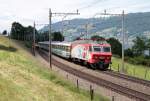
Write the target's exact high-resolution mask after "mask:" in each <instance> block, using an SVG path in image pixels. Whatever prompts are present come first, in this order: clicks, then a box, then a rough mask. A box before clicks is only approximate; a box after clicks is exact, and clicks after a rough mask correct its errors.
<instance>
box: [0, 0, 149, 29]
mask: <svg viewBox="0 0 150 101" xmlns="http://www.w3.org/2000/svg"><path fill="white" fill-rule="evenodd" d="M48 8H51V9H52V12H76V9H79V12H80V15H78V16H68V17H67V18H66V19H72V18H76V17H78V18H89V17H92V16H93V15H94V14H95V13H98V12H102V11H103V10H104V9H106V10H107V11H108V12H111V13H121V12H122V10H125V13H134V12H150V0H0V31H3V30H4V29H7V30H10V27H11V24H12V22H14V21H17V22H20V23H21V24H23V25H24V26H27V25H33V22H34V21H35V22H36V23H39V24H47V23H48ZM61 19H62V18H61V17H53V19H52V21H53V22H55V21H58V20H61Z"/></svg>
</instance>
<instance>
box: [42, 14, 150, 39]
mask: <svg viewBox="0 0 150 101" xmlns="http://www.w3.org/2000/svg"><path fill="white" fill-rule="evenodd" d="M63 23H64V24H65V25H66V26H65V27H64V35H65V36H66V37H67V36H70V35H72V36H73V37H75V36H79V35H80V33H85V24H87V23H88V24H89V28H88V29H89V30H88V33H89V36H92V35H95V34H96V35H97V34H98V35H100V36H103V37H105V38H109V37H116V38H118V39H119V40H121V17H118V16H114V17H109V18H90V19H73V20H66V21H63ZM68 23H69V24H68ZM52 28H53V30H54V31H61V30H62V22H57V23H54V24H53V25H52ZM47 30H48V26H45V27H44V28H42V29H41V30H40V31H47ZM125 31H126V34H127V35H126V36H128V37H129V42H131V40H133V39H134V38H135V37H136V36H144V37H148V38H150V12H145V13H129V14H127V15H125Z"/></svg>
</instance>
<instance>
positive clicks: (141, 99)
mask: <svg viewBox="0 0 150 101" xmlns="http://www.w3.org/2000/svg"><path fill="white" fill-rule="evenodd" d="M39 53H40V54H41V56H42V57H43V58H44V59H46V60H47V61H48V57H47V54H46V53H44V52H42V51H39ZM52 63H53V64H54V65H55V66H57V67H59V68H60V69H62V70H64V71H66V72H68V73H70V74H73V75H75V76H77V77H79V78H82V79H85V80H87V81H89V82H92V83H95V84H97V85H99V86H102V87H105V88H107V89H110V90H111V91H114V92H117V93H118V94H121V95H124V96H127V97H129V98H131V99H135V100H137V101H149V100H150V95H149V94H145V93H143V92H140V91H136V90H133V89H131V88H128V87H124V86H121V85H119V84H115V83H112V82H110V81H107V80H104V79H102V78H99V77H96V76H93V75H91V74H88V73H85V72H83V71H80V70H77V69H74V68H72V67H71V66H68V65H65V64H63V63H61V62H59V61H58V60H56V59H52ZM103 73H106V74H108V75H112V76H115V77H118V78H122V79H127V80H130V81H132V82H137V83H140V84H143V85H146V86H149V84H150V82H149V81H145V80H141V79H137V78H134V77H130V76H127V75H124V74H121V75H120V74H119V73H118V74H117V73H114V72H108V71H105V72H103Z"/></svg>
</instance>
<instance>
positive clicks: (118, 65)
mask: <svg viewBox="0 0 150 101" xmlns="http://www.w3.org/2000/svg"><path fill="white" fill-rule="evenodd" d="M119 71H120V67H119V64H118V72H119Z"/></svg>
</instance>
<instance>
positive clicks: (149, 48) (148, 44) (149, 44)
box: [146, 39, 150, 56]
mask: <svg viewBox="0 0 150 101" xmlns="http://www.w3.org/2000/svg"><path fill="white" fill-rule="evenodd" d="M146 48H147V49H148V50H149V56H150V39H148V40H147V44H146Z"/></svg>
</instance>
